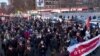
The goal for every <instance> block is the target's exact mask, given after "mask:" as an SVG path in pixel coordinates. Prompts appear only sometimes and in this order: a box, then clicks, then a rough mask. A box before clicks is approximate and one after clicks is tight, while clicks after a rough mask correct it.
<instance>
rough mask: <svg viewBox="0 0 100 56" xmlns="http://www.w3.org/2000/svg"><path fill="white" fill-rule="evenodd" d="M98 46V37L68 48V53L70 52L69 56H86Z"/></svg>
mask: <svg viewBox="0 0 100 56" xmlns="http://www.w3.org/2000/svg"><path fill="white" fill-rule="evenodd" d="M98 46H100V35H99V36H97V37H95V38H93V39H91V40H88V41H85V42H82V43H79V44H76V45H74V46H71V47H68V51H69V52H70V56H86V55H88V54H90V53H91V52H92V51H94V50H95V49H96V48H97V47H98Z"/></svg>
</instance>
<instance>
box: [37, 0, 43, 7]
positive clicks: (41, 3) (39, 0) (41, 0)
mask: <svg viewBox="0 0 100 56" xmlns="http://www.w3.org/2000/svg"><path fill="white" fill-rule="evenodd" d="M36 6H37V7H44V0H36Z"/></svg>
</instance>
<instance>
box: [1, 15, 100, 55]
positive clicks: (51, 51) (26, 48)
mask: <svg viewBox="0 0 100 56" xmlns="http://www.w3.org/2000/svg"><path fill="white" fill-rule="evenodd" d="M5 20H6V19H5ZM86 27H88V26H86ZM86 27H85V26H84V25H83V23H79V22H77V21H75V17H73V16H72V19H69V20H67V21H66V20H62V21H61V19H60V21H59V20H57V21H56V22H55V23H54V22H52V20H50V19H46V20H43V19H40V18H30V19H28V20H27V19H24V18H18V17H14V18H10V19H9V20H6V22H3V21H2V22H0V37H1V41H2V49H3V50H4V54H5V56H48V55H51V56H53V55H54V56H57V54H58V53H59V54H60V55H61V56H68V53H69V52H68V51H67V47H69V46H72V45H74V44H77V43H81V42H84V41H87V40H89V39H91V38H92V37H91V34H94V36H97V35H98V34H99V33H100V31H98V30H99V27H97V28H95V30H94V29H92V28H89V27H88V30H87V29H85V28H86ZM91 30H94V32H95V33H94V32H93V31H91Z"/></svg>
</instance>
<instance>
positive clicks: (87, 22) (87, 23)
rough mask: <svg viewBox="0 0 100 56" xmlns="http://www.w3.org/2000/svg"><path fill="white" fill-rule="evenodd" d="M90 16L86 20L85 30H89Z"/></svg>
mask: <svg viewBox="0 0 100 56" xmlns="http://www.w3.org/2000/svg"><path fill="white" fill-rule="evenodd" d="M90 21H91V16H90V17H89V18H88V19H87V20H86V29H90Z"/></svg>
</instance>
